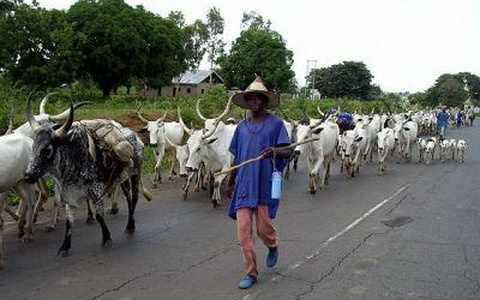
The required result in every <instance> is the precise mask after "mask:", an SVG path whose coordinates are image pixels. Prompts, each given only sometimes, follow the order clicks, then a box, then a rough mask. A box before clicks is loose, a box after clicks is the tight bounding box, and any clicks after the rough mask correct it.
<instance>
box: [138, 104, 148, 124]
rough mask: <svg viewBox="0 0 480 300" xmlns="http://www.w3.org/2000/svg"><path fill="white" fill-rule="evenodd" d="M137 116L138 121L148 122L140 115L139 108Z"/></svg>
mask: <svg viewBox="0 0 480 300" xmlns="http://www.w3.org/2000/svg"><path fill="white" fill-rule="evenodd" d="M137 116H138V118H139V119H140V121H142V122H143V123H145V124H148V120H147V119H145V118H144V117H143V116H142V114H141V113H140V108H139V109H137Z"/></svg>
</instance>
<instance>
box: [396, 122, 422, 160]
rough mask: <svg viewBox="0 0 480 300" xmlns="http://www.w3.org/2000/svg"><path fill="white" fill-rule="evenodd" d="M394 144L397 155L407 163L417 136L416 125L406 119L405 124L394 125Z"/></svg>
mask: <svg viewBox="0 0 480 300" xmlns="http://www.w3.org/2000/svg"><path fill="white" fill-rule="evenodd" d="M394 130H395V142H396V143H397V145H396V146H397V147H398V154H399V156H400V157H402V158H404V159H405V160H406V161H407V162H410V161H411V159H412V150H413V145H415V141H416V140H417V135H418V124H417V123H416V122H415V121H413V120H409V119H407V120H406V121H405V122H402V123H396V124H395V129H394Z"/></svg>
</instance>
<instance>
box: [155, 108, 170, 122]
mask: <svg viewBox="0 0 480 300" xmlns="http://www.w3.org/2000/svg"><path fill="white" fill-rule="evenodd" d="M166 117H167V111H165V113H164V114H163V116H162V117H161V118H158V119H157V121H155V122H157V123H160V122H163V120H165V118H166Z"/></svg>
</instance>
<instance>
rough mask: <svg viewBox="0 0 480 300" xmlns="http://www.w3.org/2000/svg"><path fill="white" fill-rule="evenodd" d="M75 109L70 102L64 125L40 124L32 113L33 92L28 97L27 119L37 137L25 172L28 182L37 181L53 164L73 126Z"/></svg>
mask: <svg viewBox="0 0 480 300" xmlns="http://www.w3.org/2000/svg"><path fill="white" fill-rule="evenodd" d="M74 109H75V108H74V106H73V104H72V103H71V102H70V110H69V116H68V119H67V120H66V122H65V123H64V124H63V125H51V124H40V123H39V122H38V121H37V120H36V119H35V118H34V117H33V115H32V111H31V94H30V95H29V96H28V97H27V106H26V112H27V119H28V122H29V124H30V126H31V127H32V130H33V132H34V133H35V135H36V137H35V141H34V142H33V146H32V157H31V158H30V163H29V165H28V168H27V172H26V173H25V181H26V182H28V183H34V182H36V181H37V180H38V179H40V177H42V176H43V175H44V174H45V173H46V172H47V169H48V167H49V166H51V165H52V163H53V161H54V159H55V154H56V151H57V149H58V147H59V146H60V145H61V144H62V142H63V140H64V139H65V138H66V137H67V133H68V131H69V130H70V128H71V126H72V123H73V113H74Z"/></svg>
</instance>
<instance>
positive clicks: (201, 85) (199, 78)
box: [160, 70, 224, 97]
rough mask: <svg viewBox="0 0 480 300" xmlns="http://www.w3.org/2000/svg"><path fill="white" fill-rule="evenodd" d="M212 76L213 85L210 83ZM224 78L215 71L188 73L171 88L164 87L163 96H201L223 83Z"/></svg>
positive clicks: (174, 81) (177, 79)
mask: <svg viewBox="0 0 480 300" xmlns="http://www.w3.org/2000/svg"><path fill="white" fill-rule="evenodd" d="M210 75H211V77H212V78H211V83H210ZM223 82H224V80H223V78H222V77H221V76H220V75H218V74H217V72H215V71H210V70H196V71H187V72H185V73H183V74H181V75H180V76H178V77H176V78H174V79H173V80H172V83H171V84H170V85H169V86H165V87H162V89H161V92H160V95H161V96H167V97H168V96H170V97H175V96H184V97H185V96H186V97H188V96H201V95H203V94H205V93H206V92H207V91H208V90H209V89H211V88H212V87H213V86H215V85H217V84H221V83H223Z"/></svg>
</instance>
